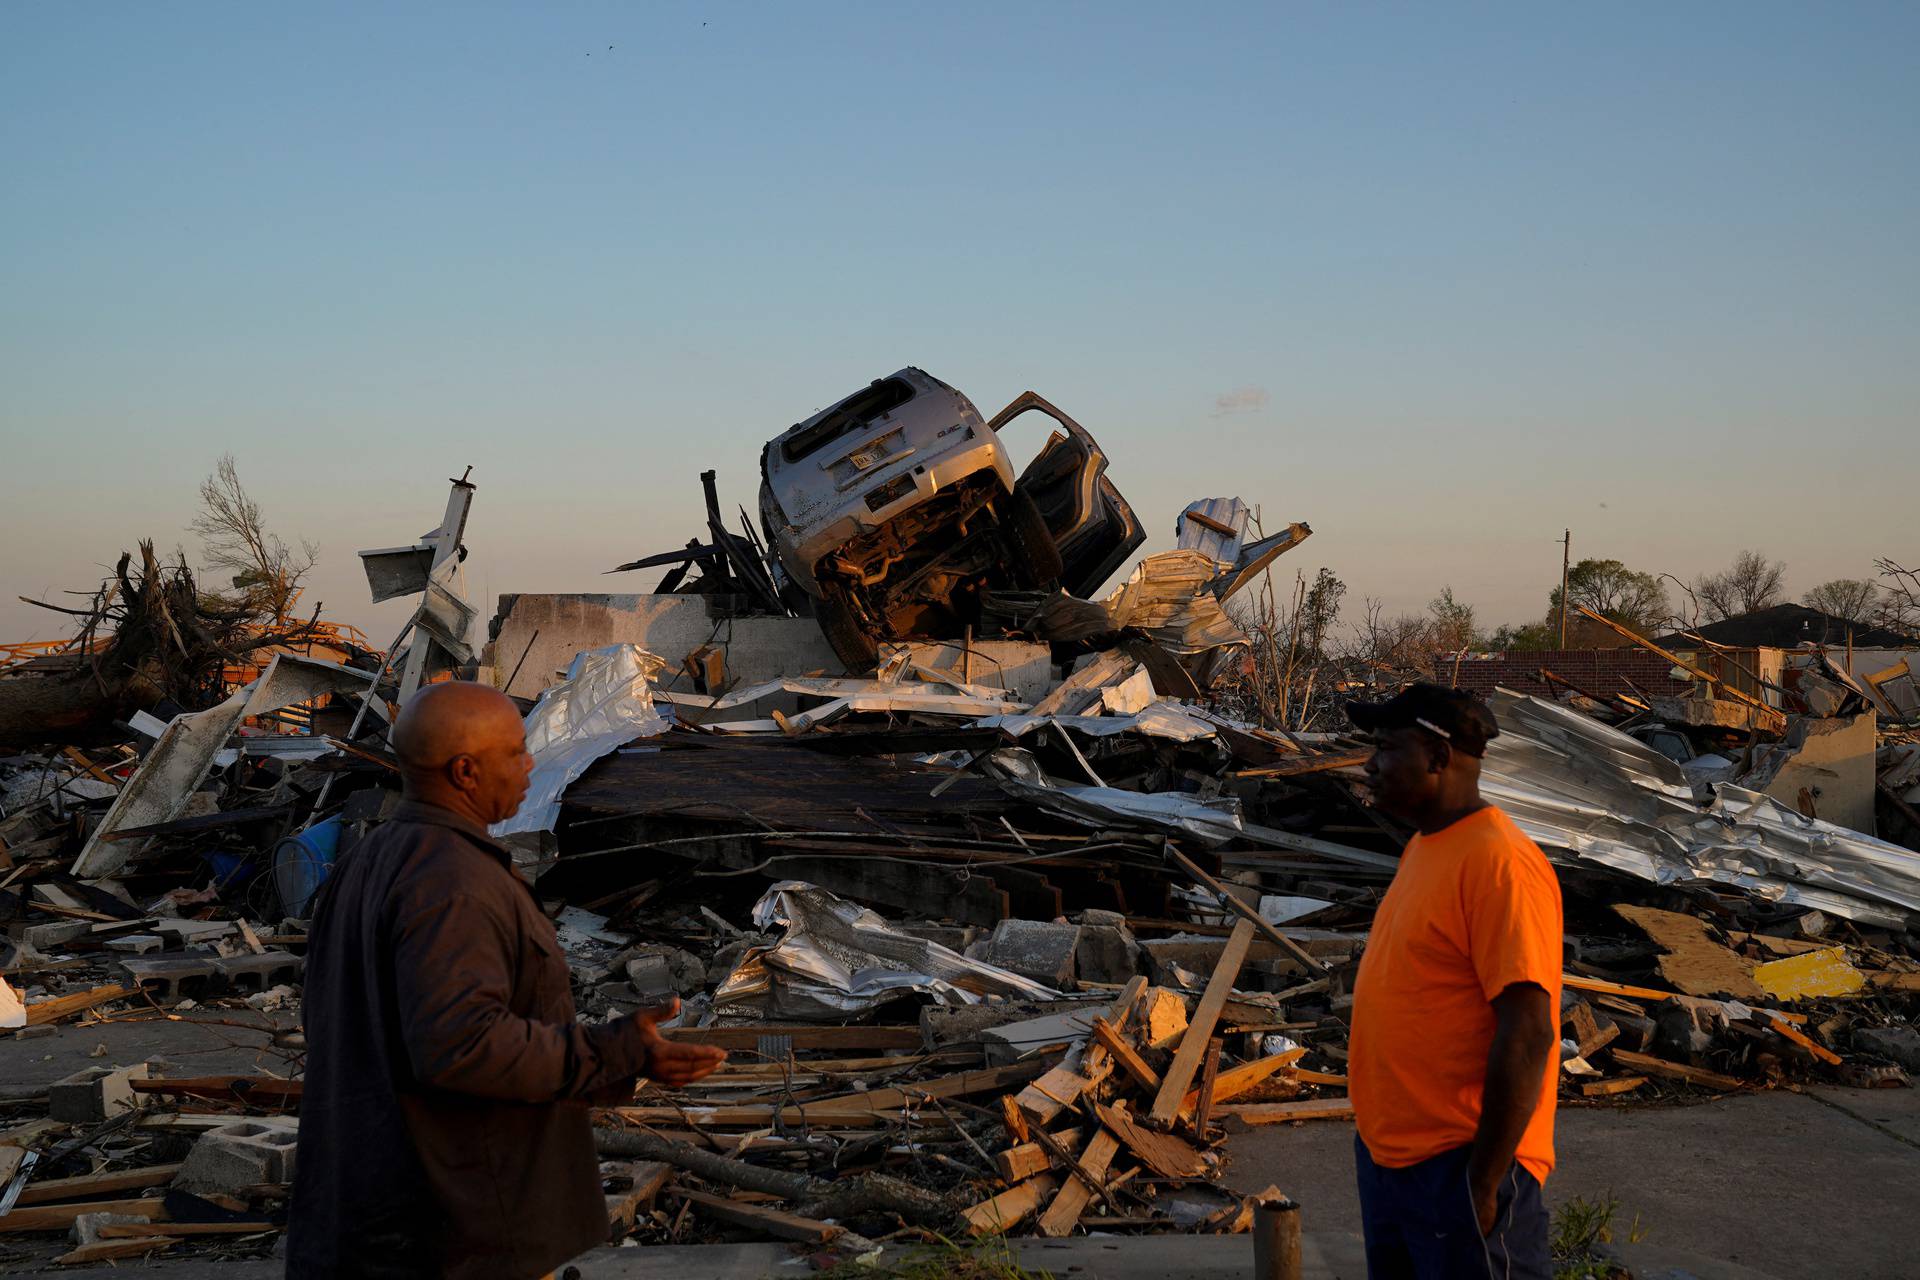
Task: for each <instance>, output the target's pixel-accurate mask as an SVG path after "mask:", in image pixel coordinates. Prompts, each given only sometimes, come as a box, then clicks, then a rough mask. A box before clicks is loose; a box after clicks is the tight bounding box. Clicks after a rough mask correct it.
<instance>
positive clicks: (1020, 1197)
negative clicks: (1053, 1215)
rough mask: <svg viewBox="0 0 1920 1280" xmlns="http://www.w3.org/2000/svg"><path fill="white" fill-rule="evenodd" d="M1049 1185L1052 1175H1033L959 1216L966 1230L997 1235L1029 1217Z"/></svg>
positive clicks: (1049, 1190)
mask: <svg viewBox="0 0 1920 1280" xmlns="http://www.w3.org/2000/svg"><path fill="white" fill-rule="evenodd" d="M1053 1188H1054V1180H1053V1175H1052V1174H1050V1173H1041V1174H1035V1175H1034V1176H1033V1177H1031V1178H1028V1179H1027V1180H1026V1181H1025V1182H1022V1183H1020V1184H1019V1185H1018V1186H1014V1187H1009V1188H1007V1189H1006V1190H1005V1191H1002V1192H1001V1193H1000V1194H999V1195H997V1196H994V1197H992V1198H991V1199H988V1200H982V1201H981V1202H980V1203H979V1204H976V1205H974V1206H973V1207H972V1208H970V1209H962V1210H961V1211H960V1216H961V1217H962V1218H964V1219H966V1222H967V1230H968V1231H969V1232H971V1233H972V1234H974V1235H976V1236H987V1235H995V1234H999V1233H1002V1232H1005V1231H1006V1230H1007V1229H1008V1228H1010V1227H1014V1226H1018V1225H1019V1224H1020V1223H1022V1222H1024V1221H1026V1220H1027V1218H1029V1217H1031V1216H1032V1215H1033V1213H1034V1211H1035V1210H1037V1209H1038V1208H1039V1207H1040V1203H1041V1201H1043V1200H1045V1199H1046V1198H1047V1196H1049V1195H1051V1194H1052V1193H1053Z"/></svg>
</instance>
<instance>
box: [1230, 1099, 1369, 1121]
mask: <svg viewBox="0 0 1920 1280" xmlns="http://www.w3.org/2000/svg"><path fill="white" fill-rule="evenodd" d="M1220 1114H1221V1115H1222V1116H1234V1117H1237V1118H1238V1119H1239V1120H1240V1121H1241V1122H1242V1123H1244V1124H1286V1123H1288V1122H1290V1121H1294V1120H1346V1119H1349V1118H1351V1117H1352V1115H1353V1102H1352V1100H1350V1099H1347V1098H1306V1099H1303V1100H1302V1101H1299V1102H1253V1103H1248V1104H1247V1105H1245V1106H1238V1107H1235V1106H1227V1107H1221V1108H1220Z"/></svg>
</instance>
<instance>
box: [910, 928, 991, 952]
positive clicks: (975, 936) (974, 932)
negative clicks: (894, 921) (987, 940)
mask: <svg viewBox="0 0 1920 1280" xmlns="http://www.w3.org/2000/svg"><path fill="white" fill-rule="evenodd" d="M894 928H895V930H897V931H898V932H900V933H904V934H907V935H908V936H910V937H915V938H920V939H923V940H924V941H927V942H931V943H933V944H935V945H936V946H941V947H945V948H946V949H947V950H949V951H952V952H956V953H958V954H960V955H965V954H966V953H967V948H968V947H970V946H972V945H973V944H974V943H976V942H978V941H979V940H980V935H981V933H982V932H983V931H982V930H981V929H979V928H977V927H975V926H974V925H970V924H932V923H930V922H927V921H924V920H922V921H914V922H911V923H908V924H898V925H895V926H894Z"/></svg>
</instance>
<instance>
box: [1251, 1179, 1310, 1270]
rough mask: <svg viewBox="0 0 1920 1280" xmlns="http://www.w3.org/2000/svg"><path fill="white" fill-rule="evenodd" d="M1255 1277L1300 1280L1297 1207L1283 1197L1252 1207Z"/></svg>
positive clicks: (1298, 1208)
mask: <svg viewBox="0 0 1920 1280" xmlns="http://www.w3.org/2000/svg"><path fill="white" fill-rule="evenodd" d="M1253 1277H1254V1280H1300V1206H1299V1205H1297V1204H1295V1203H1294V1202H1293V1201H1292V1200H1291V1199H1289V1198H1287V1197H1286V1196H1281V1197H1280V1198H1279V1199H1278V1200H1263V1201H1261V1202H1260V1203H1259V1204H1258V1205H1256V1206H1255V1207H1254V1210H1253Z"/></svg>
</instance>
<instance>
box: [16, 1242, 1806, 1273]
mask: <svg viewBox="0 0 1920 1280" xmlns="http://www.w3.org/2000/svg"><path fill="white" fill-rule="evenodd" d="M1011 1243H1012V1244H1013V1246H1014V1252H1015V1254H1016V1255H1017V1256H1018V1258H1019V1261H1020V1265H1021V1266H1023V1267H1025V1268H1027V1269H1028V1270H1030V1271H1035V1272H1045V1273H1047V1274H1049V1275H1052V1276H1054V1277H1057V1278H1058V1280H1246V1278H1247V1277H1248V1276H1249V1275H1250V1274H1251V1273H1252V1270H1253V1242H1252V1240H1251V1239H1250V1238H1249V1237H1246V1236H1136V1237H1130V1238H1125V1239H1122V1238H1119V1237H1112V1236H1108V1237H1097V1238H1095V1237H1086V1238H1081V1239H1074V1240H1018V1241H1013V1242H1011ZM1625 1252H1626V1253H1627V1255H1628V1257H1627V1258H1626V1261H1627V1264H1628V1265H1629V1266H1630V1267H1631V1269H1632V1271H1633V1275H1634V1280H1777V1278H1776V1277H1772V1276H1769V1275H1766V1274H1765V1273H1763V1272H1759V1271H1753V1270H1749V1269H1747V1268H1743V1267H1737V1266H1730V1265H1727V1264H1723V1263H1716V1262H1713V1261H1711V1260H1707V1259H1700V1258H1692V1257H1688V1256H1680V1255H1672V1254H1666V1255H1661V1254H1658V1253H1656V1252H1653V1251H1647V1252H1639V1253H1636V1252H1635V1251H1632V1250H1628V1251H1625ZM95 1270H96V1268H91V1267H63V1268H59V1269H57V1270H49V1271H34V1272H25V1273H14V1274H23V1275H28V1276H36V1277H45V1280H53V1277H55V1276H72V1275H86V1274H91V1273H93V1272H94V1271H95ZM117 1270H119V1271H121V1272H125V1271H129V1270H138V1271H139V1272H140V1273H141V1274H143V1275H151V1276H154V1277H155V1278H156V1280H279V1277H280V1275H281V1264H279V1263H277V1262H216V1261H211V1260H208V1259H204V1258H200V1259H185V1260H182V1261H179V1262H167V1261H164V1260H158V1261H154V1262H149V1263H144V1264H143V1263H139V1262H122V1263H119V1264H117ZM1301 1273H1302V1280H1366V1275H1367V1268H1366V1261H1365V1256H1364V1253H1363V1251H1362V1249H1361V1247H1360V1239H1359V1237H1358V1236H1351V1235H1345V1234H1342V1233H1339V1232H1309V1233H1307V1235H1306V1237H1305V1239H1304V1240H1303V1241H1302V1245H1301ZM559 1274H560V1275H561V1276H563V1277H565V1276H571V1275H575V1274H577V1276H578V1280H786V1278H787V1277H792V1278H793V1280H802V1278H803V1277H806V1276H809V1275H811V1274H812V1271H811V1270H810V1269H809V1268H808V1266H807V1263H806V1260H805V1258H804V1257H803V1255H802V1254H801V1252H800V1251H798V1250H796V1249H794V1248H792V1247H790V1246H787V1245H779V1244H704V1245H679V1246H665V1245H662V1246H654V1247H650V1248H632V1249H598V1250H595V1251H594V1252H593V1253H590V1254H588V1255H587V1256H586V1257H584V1258H579V1259H577V1260H575V1261H574V1262H573V1263H572V1264H571V1265H570V1266H568V1267H565V1268H562V1269H561V1271H560V1272H559ZM882 1274H884V1272H883V1273H882ZM1833 1274H1839V1273H1833Z"/></svg>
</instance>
